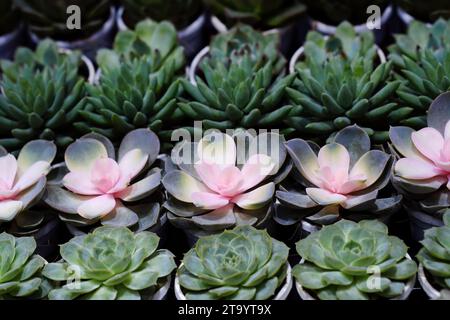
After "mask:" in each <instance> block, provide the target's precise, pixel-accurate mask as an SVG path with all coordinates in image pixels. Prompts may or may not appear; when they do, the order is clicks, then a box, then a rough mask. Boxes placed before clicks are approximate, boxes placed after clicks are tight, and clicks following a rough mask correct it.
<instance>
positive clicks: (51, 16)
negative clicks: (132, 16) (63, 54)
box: [15, 0, 111, 40]
mask: <svg viewBox="0 0 450 320" xmlns="http://www.w3.org/2000/svg"><path fill="white" fill-rule="evenodd" d="M15 1H16V3H17V5H18V7H19V8H20V10H21V11H22V14H23V16H24V19H25V20H26V22H27V23H28V26H29V28H30V30H31V32H33V33H34V34H36V35H38V36H39V37H41V38H47V37H49V38H52V39H56V40H79V39H85V38H88V37H89V36H91V35H92V34H93V33H95V32H97V31H99V30H100V29H101V28H102V26H103V24H104V23H105V21H106V20H107V19H108V17H109V15H110V6H111V1H110V0H100V1H96V0H53V1H45V0H15ZM72 5H76V6H78V7H79V8H80V9H81V14H82V20H81V23H82V28H81V29H74V30H71V29H69V28H68V27H67V18H68V14H67V8H68V7H69V6H72Z"/></svg>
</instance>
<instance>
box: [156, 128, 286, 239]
mask: <svg viewBox="0 0 450 320" xmlns="http://www.w3.org/2000/svg"><path fill="white" fill-rule="evenodd" d="M235 139H236V142H235ZM283 142H284V139H283V138H282V137H281V136H280V135H278V134H276V133H262V134H260V135H259V136H253V135H250V133H248V134H245V135H244V134H242V133H236V134H235V136H234V139H233V137H232V136H231V135H228V134H223V133H220V132H217V131H215V132H212V133H210V134H207V135H206V136H204V137H203V138H202V139H201V140H200V141H198V142H186V141H183V142H180V143H179V144H178V145H177V146H176V147H175V149H174V151H173V152H172V157H171V158H172V161H173V162H174V163H175V164H176V165H177V167H175V168H174V169H173V170H170V171H169V172H167V173H166V175H165V176H164V178H163V180H162V183H163V185H164V187H165V189H166V191H167V194H168V198H167V201H166V202H165V203H164V208H165V209H167V211H168V213H167V214H168V218H169V221H170V222H171V223H172V224H173V225H175V226H176V227H178V228H181V229H183V231H185V233H186V234H187V235H188V239H189V237H190V238H191V242H194V241H195V240H196V238H197V237H199V236H203V235H208V234H211V233H218V232H221V231H223V230H224V229H227V228H232V227H234V226H236V225H253V226H256V227H258V228H264V227H267V226H268V224H269V222H270V217H271V214H272V201H273V197H274V193H275V184H276V183H278V182H279V181H282V180H283V179H284V177H285V176H286V174H287V173H288V172H289V171H290V168H291V167H290V166H289V162H288V161H285V159H286V150H285V148H284V145H283ZM285 162H286V163H285ZM192 239H194V240H192Z"/></svg>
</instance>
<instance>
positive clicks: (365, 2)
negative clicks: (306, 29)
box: [304, 0, 393, 43]
mask: <svg viewBox="0 0 450 320" xmlns="http://www.w3.org/2000/svg"><path fill="white" fill-rule="evenodd" d="M304 2H305V4H306V6H307V7H308V14H309V15H310V16H311V18H312V22H311V23H312V27H313V29H315V30H317V31H318V32H320V33H322V34H324V35H333V34H334V33H335V32H336V27H337V26H338V25H339V24H340V23H342V22H344V21H348V22H350V23H352V24H354V25H355V30H356V31H357V32H358V33H363V32H367V31H371V30H369V28H368V27H367V21H368V19H369V17H370V13H368V12H367V9H368V8H369V7H370V6H378V7H379V8H380V9H381V10H382V16H381V21H380V23H381V28H380V29H375V36H376V40H377V43H381V42H382V41H383V40H384V38H385V36H386V29H387V25H388V23H389V20H390V18H391V17H392V14H393V8H392V6H391V5H390V1H388V0H375V1H374V0H358V1H353V0H344V1H333V0H319V1H314V0H304Z"/></svg>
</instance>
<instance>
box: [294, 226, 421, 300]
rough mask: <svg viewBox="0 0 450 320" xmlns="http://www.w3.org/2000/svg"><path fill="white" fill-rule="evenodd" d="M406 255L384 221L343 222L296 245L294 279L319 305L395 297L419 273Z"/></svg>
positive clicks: (328, 227)
mask: <svg viewBox="0 0 450 320" xmlns="http://www.w3.org/2000/svg"><path fill="white" fill-rule="evenodd" d="M407 250H408V248H407V246H406V245H405V243H404V242H403V241H402V240H400V239H399V238H397V237H394V236H389V235H388V229H387V227H386V226H385V225H384V224H383V223H381V222H378V221H369V220H364V221H361V222H359V223H355V222H352V221H347V220H342V221H339V222H337V223H336V224H334V225H331V226H326V227H324V228H323V229H322V230H320V231H319V232H315V233H312V234H311V235H309V236H308V237H307V238H306V239H303V240H300V241H299V242H297V252H298V254H299V255H300V256H301V257H302V258H303V259H304V263H302V264H298V265H297V266H295V267H294V269H293V275H294V277H295V278H296V280H297V282H298V283H299V284H301V286H302V287H303V288H304V289H306V290H307V291H308V292H310V293H313V295H314V297H317V298H319V299H320V300H369V299H379V298H395V297H398V296H400V295H402V294H403V293H404V291H405V286H406V282H408V280H410V279H411V278H412V277H415V274H416V272H417V265H416V263H415V262H414V261H413V260H410V259H407V258H406V255H407ZM409 285H411V284H409Z"/></svg>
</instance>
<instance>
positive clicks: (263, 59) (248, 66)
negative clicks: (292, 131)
mask: <svg viewBox="0 0 450 320" xmlns="http://www.w3.org/2000/svg"><path fill="white" fill-rule="evenodd" d="M278 41H279V36H278V34H271V35H262V34H261V33H259V32H257V31H255V30H254V29H252V28H251V27H249V26H244V25H239V26H237V27H236V28H234V29H233V30H231V31H230V32H229V33H227V34H221V35H219V36H217V37H216V38H215V39H214V40H213V41H212V43H211V46H210V53H209V55H208V56H206V57H205V58H204V59H203V60H202V62H201V64H200V69H201V74H200V73H199V74H198V75H197V77H196V81H197V83H196V85H195V84H192V83H189V82H188V81H187V80H186V79H184V80H182V84H183V87H184V89H185V91H186V92H187V93H188V94H189V95H190V98H188V100H187V101H182V102H180V103H179V107H180V109H181V110H182V111H183V112H184V113H185V115H186V116H188V117H190V118H191V119H193V120H197V121H202V125H203V126H204V127H205V128H217V129H221V130H225V129H236V128H264V129H267V128H280V127H281V125H282V122H283V119H284V118H285V117H286V116H287V115H289V114H295V108H293V107H292V106H281V103H282V99H283V98H284V92H285V89H286V87H287V86H289V85H290V84H291V83H292V81H293V80H294V77H295V75H290V76H287V77H284V73H283V71H282V70H283V68H284V65H285V60H284V58H283V57H282V55H281V53H280V52H279V51H278V50H277V43H278ZM201 75H202V76H201ZM283 133H289V129H287V130H284V131H283Z"/></svg>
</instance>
